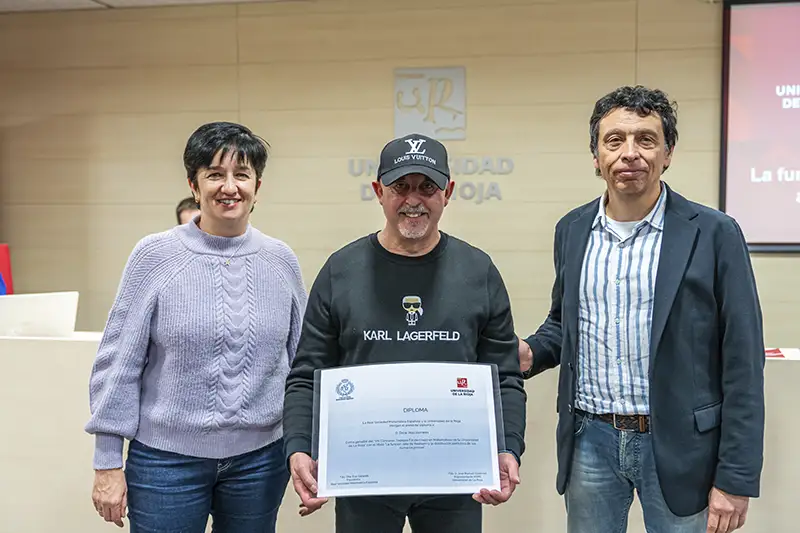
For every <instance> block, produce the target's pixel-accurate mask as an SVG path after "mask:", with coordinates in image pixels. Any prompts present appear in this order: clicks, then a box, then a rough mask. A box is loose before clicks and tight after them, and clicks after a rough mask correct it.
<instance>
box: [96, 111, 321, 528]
mask: <svg viewBox="0 0 800 533" xmlns="http://www.w3.org/2000/svg"><path fill="white" fill-rule="evenodd" d="M266 148H267V147H266V143H265V142H263V141H262V140H261V139H260V138H259V137H257V136H255V135H254V134H253V133H252V132H251V131H250V130H248V129H247V128H245V127H244V126H241V125H238V124H231V123H226V122H217V123H212V124H206V125H204V126H202V127H200V128H199V129H198V130H197V131H195V132H194V133H193V134H192V136H191V137H190V138H189V140H188V142H187V144H186V149H185V151H184V156H183V160H184V166H185V167H186V171H187V175H188V180H189V186H190V188H191V190H192V193H193V194H194V196H195V199H196V201H197V203H198V204H199V205H200V214H199V215H198V216H196V217H195V218H194V219H193V220H192V221H191V222H189V223H188V224H184V225H180V226H176V227H174V228H173V229H171V230H169V231H165V232H162V233H157V234H154V235H149V236H147V237H145V238H144V239H142V240H141V241H140V242H139V243H138V244H137V245H136V247H135V248H134V250H133V252H132V253H131V255H130V258H129V259H128V262H127V265H126V267H125V270H124V272H123V275H122V281H121V283H120V286H119V289H118V293H117V296H116V298H115V301H114V304H113V307H112V309H111V312H110V314H109V317H108V322H107V324H106V328H105V331H104V333H103V338H102V340H101V342H100V346H99V348H98V353H97V358H96V360H95V364H94V367H93V370H92V375H91V382H90V391H89V394H90V404H91V413H92V416H91V419H90V420H89V422H88V424H87V426H86V431H87V432H89V433H91V434H93V435H94V436H95V453H94V468H95V471H96V473H95V482H94V489H93V493H92V499H93V501H94V504H95V508H96V509H97V512H98V513H99V514H100V515H101V516H102V517H103V518H104V519H105V520H106V521H108V522H114V523H116V524H117V525H118V526H122V518H123V517H125V515H126V506H127V508H128V513H127V514H128V515H129V518H130V525H131V531H132V532H134V533H135V532H136V531H148V532H150V531H158V532H166V531H176V532H177V531H180V532H185V533H194V532H197V533H202V532H204V531H205V528H206V523H207V521H208V517H209V515H211V516H212V518H213V523H214V531H218V532H222V533H225V532H235V533H251V532H259V533H261V532H274V531H275V523H276V519H277V513H278V508H279V506H280V504H281V501H282V498H283V495H284V491H285V489H286V485H287V484H288V479H289V473H288V471H287V468H286V462H285V459H284V455H283V444H282V424H281V415H282V410H283V391H284V381H285V378H286V375H287V373H288V371H289V367H290V364H291V361H292V359H293V358H294V354H295V348H296V346H297V342H298V338H299V334H300V326H301V320H302V316H303V312H304V308H305V305H306V292H305V289H304V286H303V281H302V278H301V274H300V268H299V265H298V261H297V258H296V256H295V254H294V253H293V252H292V250H291V249H290V248H289V247H288V246H287V245H286V244H284V243H283V242H281V241H279V240H276V239H273V238H271V237H268V236H266V235H264V234H262V233H261V232H259V231H258V230H257V229H255V228H253V227H252V226H250V224H249V217H250V213H251V212H252V210H253V207H254V205H255V203H256V197H257V194H258V190H259V187H260V185H261V176H262V173H263V171H264V167H265V166H266V161H267V151H266ZM124 439H128V440H130V441H131V442H130V445H129V450H128V456H127V460H126V462H125V469H124V471H123V469H122V466H123V442H124Z"/></svg>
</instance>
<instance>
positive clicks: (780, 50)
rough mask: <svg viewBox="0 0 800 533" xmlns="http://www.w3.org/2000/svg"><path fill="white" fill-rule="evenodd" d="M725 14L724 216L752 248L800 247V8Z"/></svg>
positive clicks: (751, 8) (735, 8)
mask: <svg viewBox="0 0 800 533" xmlns="http://www.w3.org/2000/svg"><path fill="white" fill-rule="evenodd" d="M728 9H729V10H730V11H729V16H730V18H729V19H728V20H729V22H728V24H729V25H728V29H729V36H730V40H729V45H728V57H727V59H728V76H727V106H726V108H727V117H723V120H726V128H725V130H724V131H726V132H727V135H726V137H727V139H723V141H725V140H726V141H727V146H726V147H725V152H724V154H723V157H724V159H723V164H724V167H723V168H724V174H723V176H722V179H723V187H724V194H723V197H722V204H723V208H724V210H725V212H727V213H728V214H730V215H731V216H733V217H734V218H735V219H736V220H737V221H738V222H739V224H740V225H741V226H742V230H743V231H744V233H745V237H746V238H747V241H748V243H750V244H775V245H800V2H794V3H774V4H764V3H762V4H753V5H732V6H730V7H729V8H728Z"/></svg>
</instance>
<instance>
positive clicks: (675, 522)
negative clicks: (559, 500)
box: [564, 413, 708, 533]
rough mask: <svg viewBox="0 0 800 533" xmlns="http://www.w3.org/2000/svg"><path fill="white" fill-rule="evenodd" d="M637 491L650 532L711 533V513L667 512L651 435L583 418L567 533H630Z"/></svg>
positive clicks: (570, 489)
mask: <svg viewBox="0 0 800 533" xmlns="http://www.w3.org/2000/svg"><path fill="white" fill-rule="evenodd" d="M634 489H635V490H636V493H637V495H638V496H639V501H640V502H641V504H642V515H643V518H644V526H645V530H646V531H647V532H648V533H705V531H706V522H707V520H708V519H707V516H708V515H707V510H705V511H702V512H700V513H698V514H696V515H692V516H688V517H680V516H676V515H674V514H672V512H671V511H670V510H669V508H668V507H667V504H666V502H665V501H664V497H663V495H662V494H661V487H660V486H659V483H658V477H657V475H656V465H655V459H654V456H653V439H652V436H651V435H650V434H649V433H634V432H631V431H621V430H617V429H614V427H613V426H612V425H611V424H609V423H608V422H604V421H602V420H599V419H597V418H595V417H593V416H592V415H590V414H586V413H580V414H578V415H577V416H576V419H575V450H574V455H573V459H572V471H571V473H570V478H569V483H568V484H567V490H566V494H565V495H564V496H565V502H566V506H567V532H568V533H625V531H627V527H628V511H629V509H630V507H631V503H633V491H634Z"/></svg>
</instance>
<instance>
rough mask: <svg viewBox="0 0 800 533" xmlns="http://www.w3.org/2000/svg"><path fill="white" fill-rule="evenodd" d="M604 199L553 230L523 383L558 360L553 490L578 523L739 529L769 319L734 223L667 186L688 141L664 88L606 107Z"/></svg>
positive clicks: (757, 436)
mask: <svg viewBox="0 0 800 533" xmlns="http://www.w3.org/2000/svg"><path fill="white" fill-rule="evenodd" d="M589 125H590V149H591V152H592V155H593V160H594V166H595V170H596V174H597V175H598V176H601V177H602V178H603V179H604V180H605V182H606V191H605V192H604V193H603V195H602V197H601V198H598V199H595V200H594V201H592V202H589V203H588V204H585V205H582V206H580V207H578V208H576V209H573V210H572V211H570V212H569V213H567V215H566V216H564V217H563V218H562V219H561V220H560V221H559V222H558V223H557V225H556V229H555V249H554V262H555V274H556V278H555V283H554V285H553V291H552V303H551V307H550V312H549V314H548V316H547V319H546V320H545V321H544V323H543V324H542V325H541V326H540V327H539V328H538V330H537V331H536V333H534V334H533V335H531V336H529V337H527V338H526V339H524V340H522V339H520V366H521V370H522V371H523V375H524V376H525V378H526V379H527V378H530V377H532V376H535V375H537V374H539V373H541V372H543V371H545V370H547V369H550V368H554V367H555V366H557V365H560V374H559V383H558V398H557V400H556V404H557V407H556V409H557V411H558V429H557V435H556V441H557V450H558V477H557V489H558V492H559V494H562V495H564V498H565V503H566V507H567V523H568V532H569V533H609V532H618V531H625V530H626V527H625V524H627V520H628V510H629V508H630V505H631V502H632V501H633V491H634V490H635V491H636V492H637V494H638V496H639V500H640V501H641V504H642V511H643V516H644V522H645V525H646V528H647V530H648V531H652V532H658V533H705V532H709V533H711V532H713V533H727V532H730V531H733V530H735V529H737V528H739V527H741V526H742V525H743V524H744V522H745V518H746V514H747V508H748V502H749V498H753V497H758V495H759V490H760V477H761V469H762V463H763V452H764V446H763V438H764V386H763V383H764V382H763V379H764V378H763V374H764V361H765V355H764V344H763V342H764V341H763V330H762V317H761V309H760V303H759V297H758V292H757V290H756V282H755V279H754V276H753V271H752V267H751V263H750V257H749V254H748V249H747V246H746V243H745V240H744V237H743V235H742V231H741V230H740V228H739V226H738V224H737V223H736V221H735V220H734V219H732V218H731V217H729V216H727V215H725V214H724V213H721V212H720V211H717V210H714V209H711V208H708V207H705V206H703V205H700V204H697V203H694V202H692V201H689V200H687V199H686V198H684V197H683V196H681V195H680V194H678V193H677V192H675V191H673V190H672V189H671V188H670V187H669V186H667V184H666V183H665V182H663V181H662V180H661V175H662V173H663V172H664V171H665V170H667V168H668V167H669V164H670V161H671V158H672V155H673V151H674V148H675V144H676V142H677V138H678V132H677V117H676V113H675V109H674V104H673V103H672V102H670V101H669V100H668V98H667V96H666V95H665V94H664V93H663V92H661V91H659V90H650V89H647V88H644V87H641V86H637V87H621V88H619V89H617V90H615V91H613V92H611V93H609V94H607V95H606V96H604V97H603V98H601V99H600V100H598V101H597V103H596V104H595V108H594V111H593V114H592V116H591V119H590V122H589Z"/></svg>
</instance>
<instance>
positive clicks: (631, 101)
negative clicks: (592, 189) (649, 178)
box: [589, 85, 678, 170]
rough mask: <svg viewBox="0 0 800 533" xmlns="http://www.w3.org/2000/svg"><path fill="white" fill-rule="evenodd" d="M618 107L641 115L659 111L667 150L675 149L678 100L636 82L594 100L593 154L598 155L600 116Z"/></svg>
mask: <svg viewBox="0 0 800 533" xmlns="http://www.w3.org/2000/svg"><path fill="white" fill-rule="evenodd" d="M619 108H624V109H627V110H629V111H633V112H635V113H638V114H639V116H641V117H646V116H648V115H650V114H651V113H656V114H657V115H658V116H659V117H660V118H661V127H662V129H663V130H664V141H665V142H666V145H667V151H668V152H672V150H673V149H674V148H675V144H676V143H677V142H678V105H677V103H676V102H674V101H670V100H669V98H668V97H667V95H666V94H665V93H664V92H663V91H661V90H659V89H648V88H647V87H644V86H642V85H636V86H633V87H632V86H624V87H619V88H617V89H615V90H613V91H611V92H610V93H608V94H607V95H605V96H603V97H602V98H600V99H599V100H598V101H597V102H595V104H594V111H593V112H592V116H591V118H590V119H589V150H591V152H592V155H594V156H595V157H597V137H598V135H599V131H600V120H601V119H602V118H603V117H605V116H606V115H608V114H609V113H611V112H612V111H614V110H615V109H619ZM664 170H666V168H665V169H664Z"/></svg>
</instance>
